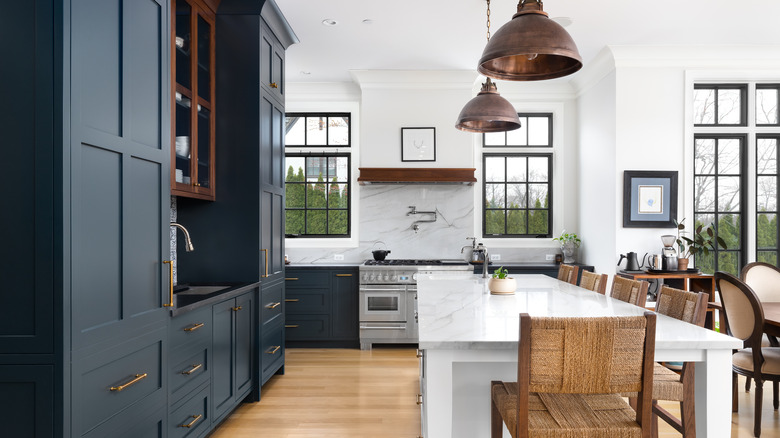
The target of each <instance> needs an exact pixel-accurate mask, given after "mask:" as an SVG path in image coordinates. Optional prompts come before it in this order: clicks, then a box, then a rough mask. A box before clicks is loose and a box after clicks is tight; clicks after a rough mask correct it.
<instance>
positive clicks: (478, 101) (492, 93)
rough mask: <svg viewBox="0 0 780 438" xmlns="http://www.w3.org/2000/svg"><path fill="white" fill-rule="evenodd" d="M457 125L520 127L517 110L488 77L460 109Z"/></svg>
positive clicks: (492, 128)
mask: <svg viewBox="0 0 780 438" xmlns="http://www.w3.org/2000/svg"><path fill="white" fill-rule="evenodd" d="M487 40H488V43H489V42H490V0H487ZM455 127H456V128H458V129H460V130H461V131H467V132H482V133H484V132H503V131H512V130H514V129H518V128H520V118H519V117H517V111H516V110H515V108H514V107H513V106H512V104H511V103H509V101H508V100H506V99H504V98H503V97H501V95H500V94H498V88H496V84H494V83H493V81H491V80H490V78H487V81H485V83H484V84H482V89H481V90H480V92H479V93H478V94H477V95H476V96H475V97H474V98H473V99H471V100H470V101H468V103H466V106H464V107H463V109H462V110H460V114H458V122H457V123H456V124H455Z"/></svg>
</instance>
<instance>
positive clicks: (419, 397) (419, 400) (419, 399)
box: [417, 394, 423, 406]
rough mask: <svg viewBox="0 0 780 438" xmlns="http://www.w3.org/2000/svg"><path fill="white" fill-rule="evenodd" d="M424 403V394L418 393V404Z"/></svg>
mask: <svg viewBox="0 0 780 438" xmlns="http://www.w3.org/2000/svg"><path fill="white" fill-rule="evenodd" d="M421 404H423V396H422V394H417V405H418V406H419V405H421Z"/></svg>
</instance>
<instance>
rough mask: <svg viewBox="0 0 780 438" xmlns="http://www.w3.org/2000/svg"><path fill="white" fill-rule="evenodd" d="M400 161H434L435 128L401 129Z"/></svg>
mask: <svg viewBox="0 0 780 438" xmlns="http://www.w3.org/2000/svg"><path fill="white" fill-rule="evenodd" d="M401 161H436V128H401Z"/></svg>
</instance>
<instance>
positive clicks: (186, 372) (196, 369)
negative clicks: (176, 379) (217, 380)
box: [181, 363, 203, 376]
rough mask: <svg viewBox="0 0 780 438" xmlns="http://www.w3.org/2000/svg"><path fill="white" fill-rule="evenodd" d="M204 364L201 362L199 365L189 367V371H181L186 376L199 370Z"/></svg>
mask: <svg viewBox="0 0 780 438" xmlns="http://www.w3.org/2000/svg"><path fill="white" fill-rule="evenodd" d="M202 366H203V364H202V363H199V364H197V365H193V366H192V368H190V369H188V370H187V371H182V372H181V373H182V374H184V375H185V376H189V375H190V374H192V373H194V372H195V371H198V370H199V369H200V368H201V367H202Z"/></svg>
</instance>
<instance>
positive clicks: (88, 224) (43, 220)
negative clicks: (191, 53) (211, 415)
mask: <svg viewBox="0 0 780 438" xmlns="http://www.w3.org/2000/svg"><path fill="white" fill-rule="evenodd" d="M169 18H170V16H169V4H168V1H167V0H146V1H133V2H123V1H120V0H62V1H54V2H52V1H43V0H40V1H37V0H30V1H24V2H9V3H8V4H7V5H4V11H3V14H2V15H1V16H0V29H2V30H0V35H2V36H3V37H4V39H5V40H6V41H14V44H6V45H4V46H3V47H2V48H0V54H2V56H3V59H4V60H5V63H6V67H7V68H3V69H2V72H0V92H1V93H2V95H3V96H4V99H5V102H6V105H3V108H2V109H0V112H2V117H0V128H1V129H2V131H3V133H4V139H3V150H4V172H8V173H7V174H6V175H7V176H8V177H10V178H13V184H8V185H7V190H6V193H7V196H8V197H9V198H10V199H9V202H8V205H9V206H12V208H13V214H8V215H2V216H3V218H2V219H0V221H2V222H0V228H1V229H2V230H3V231H1V233H3V234H2V236H0V239H2V242H3V246H2V249H0V258H1V260H2V263H0V266H2V268H0V269H2V272H1V273H0V275H2V278H3V279H4V282H6V284H7V286H8V287H6V288H4V292H2V293H0V309H2V310H0V321H2V322H0V368H2V372H0V374H1V377H0V387H2V388H1V389H0V404H2V405H3V406H6V405H8V404H11V405H13V406H15V407H18V408H20V407H21V406H22V405H23V404H24V403H26V402H29V401H30V400H31V398H30V397H31V396H32V395H33V394H34V401H35V404H34V408H33V409H30V410H28V407H29V406H28V405H24V406H26V407H25V408H24V409H25V411H26V414H25V415H17V414H16V413H15V411H14V409H4V410H3V414H0V415H2V421H3V424H4V433H6V432H8V433H11V435H12V436H55V437H60V436H67V437H70V436H100V435H101V434H104V433H105V432H106V431H107V430H109V429H110V430H112V431H113V435H114V436H123V435H126V434H127V433H129V432H130V431H137V432H139V433H138V434H136V435H135V436H143V435H146V434H147V432H150V431H151V432H154V431H157V432H158V433H159V435H160V436H162V434H163V433H164V432H163V429H162V427H163V425H164V424H165V419H164V414H163V413H164V411H165V403H166V398H165V390H164V385H165V383H166V380H167V379H166V377H165V376H164V375H163V374H162V373H160V372H159V371H160V370H162V367H164V366H165V361H166V356H165V354H164V349H165V348H166V347H167V345H166V342H167V330H165V327H166V325H167V321H168V316H167V312H166V310H165V309H164V307H163V298H164V297H165V296H166V295H167V286H166V285H167V269H165V267H164V264H163V259H164V256H165V254H166V253H167V251H168V247H169V242H168V216H169V213H168V204H169V200H168V193H169V191H170V188H169V183H168V177H167V176H168V173H169V151H170V149H169V147H170V127H169V124H170V123H169V114H170V109H169V104H168V96H169V95H170V78H169V77H170V69H169V67H168V66H169V56H170V55H169V48H168V47H169V41H170V37H169V32H168V29H169V26H168V23H169ZM144 375H145V376H144ZM79 382H81V383H84V385H81V386H78V385H79ZM90 385H91V386H90ZM104 400H110V401H111V402H110V403H104V402H103V401H104ZM150 408H155V410H156V411H159V412H160V413H161V414H160V415H158V414H152V413H149V412H150V411H149V410H148V409H150ZM156 411H155V412H156ZM129 413H133V417H134V421H133V424H132V427H130V426H129V425H128V424H125V423H123V421H124V420H123V419H124V418H126V416H127V415H129ZM147 413H148V415H147ZM6 415H8V417H6ZM115 426H120V428H114V427H115ZM125 426H126V427H125ZM9 431H12V432H9ZM102 436H106V435H102Z"/></svg>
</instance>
